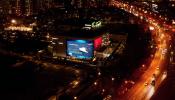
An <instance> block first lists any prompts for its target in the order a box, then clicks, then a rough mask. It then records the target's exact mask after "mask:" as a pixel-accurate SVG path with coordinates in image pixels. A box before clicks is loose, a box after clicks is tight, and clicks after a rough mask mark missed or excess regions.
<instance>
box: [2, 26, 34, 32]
mask: <svg viewBox="0 0 175 100" xmlns="http://www.w3.org/2000/svg"><path fill="white" fill-rule="evenodd" d="M5 30H12V31H28V32H32V31H33V28H31V27H25V26H9V27H7V28H5Z"/></svg>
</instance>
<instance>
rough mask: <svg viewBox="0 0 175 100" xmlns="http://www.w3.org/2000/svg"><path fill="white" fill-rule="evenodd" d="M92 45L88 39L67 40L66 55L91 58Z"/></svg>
mask: <svg viewBox="0 0 175 100" xmlns="http://www.w3.org/2000/svg"><path fill="white" fill-rule="evenodd" d="M93 49H94V45H93V41H89V40H68V41H67V55H68V56H72V57H75V58H78V59H91V58H92V57H93V51H94V50H93Z"/></svg>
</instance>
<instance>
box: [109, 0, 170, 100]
mask: <svg viewBox="0 0 175 100" xmlns="http://www.w3.org/2000/svg"><path fill="white" fill-rule="evenodd" d="M110 4H111V5H112V6H114V7H117V8H120V9H123V10H125V11H127V12H129V13H132V14H133V15H135V16H137V17H139V18H140V19H141V20H146V21H147V22H148V24H149V25H150V26H149V27H150V30H151V31H152V37H153V39H154V40H155V41H156V43H157V49H156V52H155V54H154V57H153V59H152V61H151V64H150V65H149V67H148V69H147V70H146V71H145V72H144V74H142V75H141V76H140V78H139V80H138V81H137V82H135V85H134V86H133V87H132V88H131V89H130V90H128V91H127V92H126V93H125V94H123V95H122V96H120V97H116V98H114V99H116V100H118V99H120V100H149V99H150V98H151V97H152V95H153V94H154V92H155V91H156V90H157V88H158V87H159V85H160V84H161V82H162V81H163V80H164V79H165V78H166V68H165V66H166V63H167V59H166V58H167V55H168V52H167V51H168V49H169V42H170V35H169V33H166V32H165V30H167V28H168V27H167V26H168V25H166V24H165V23H166V22H165V21H166V19H167V18H164V17H162V16H161V15H158V14H154V13H153V12H150V11H147V10H145V9H144V8H139V7H137V6H134V5H130V4H128V3H123V2H121V1H115V0H112V1H111V2H110ZM157 16H159V17H160V19H159V18H157ZM153 74H155V75H153ZM153 80H155V85H152V84H151V83H152V82H153Z"/></svg>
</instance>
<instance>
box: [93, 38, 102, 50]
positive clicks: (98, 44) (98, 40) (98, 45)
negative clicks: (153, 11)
mask: <svg viewBox="0 0 175 100" xmlns="http://www.w3.org/2000/svg"><path fill="white" fill-rule="evenodd" d="M101 44H102V37H99V38H97V39H95V40H94V48H95V50H96V49H98V48H100V47H101Z"/></svg>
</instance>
